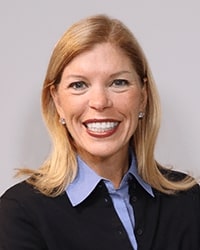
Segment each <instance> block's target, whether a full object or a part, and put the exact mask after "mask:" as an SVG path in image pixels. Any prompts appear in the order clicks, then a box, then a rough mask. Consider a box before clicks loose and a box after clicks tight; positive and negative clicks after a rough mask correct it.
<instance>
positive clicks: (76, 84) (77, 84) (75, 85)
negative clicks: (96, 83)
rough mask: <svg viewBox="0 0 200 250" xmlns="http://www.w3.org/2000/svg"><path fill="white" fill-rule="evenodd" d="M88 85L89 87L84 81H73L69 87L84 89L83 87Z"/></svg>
mask: <svg viewBox="0 0 200 250" xmlns="http://www.w3.org/2000/svg"><path fill="white" fill-rule="evenodd" d="M86 87H87V85H86V83H85V82H83V81H77V82H72V83H71V84H70V85H69V88H73V89H75V90H82V89H85V88H86Z"/></svg>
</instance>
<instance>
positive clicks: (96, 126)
mask: <svg viewBox="0 0 200 250" xmlns="http://www.w3.org/2000/svg"><path fill="white" fill-rule="evenodd" d="M117 125H118V122H91V123H87V124H86V126H87V128H88V129H89V130H90V131H92V132H99V133H101V132H105V131H108V130H111V129H113V128H115V127H116V126H117Z"/></svg>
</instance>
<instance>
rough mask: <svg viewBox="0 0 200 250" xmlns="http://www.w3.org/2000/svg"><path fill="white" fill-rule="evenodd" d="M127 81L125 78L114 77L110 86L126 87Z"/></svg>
mask: <svg viewBox="0 0 200 250" xmlns="http://www.w3.org/2000/svg"><path fill="white" fill-rule="evenodd" d="M128 85H129V82H128V81H127V80H126V79H115V80H114V81H113V82H112V84H111V86H112V87H116V88H121V87H127V86H128Z"/></svg>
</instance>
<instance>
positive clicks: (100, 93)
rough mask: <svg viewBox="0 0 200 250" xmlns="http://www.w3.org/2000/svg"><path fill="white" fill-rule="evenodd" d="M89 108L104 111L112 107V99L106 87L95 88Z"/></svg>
mask: <svg viewBox="0 0 200 250" xmlns="http://www.w3.org/2000/svg"><path fill="white" fill-rule="evenodd" d="M89 106H90V108H92V109H96V110H98V111H103V110H104V109H106V108H109V107H111V106H112V99H111V96H110V95H109V93H108V90H107V89H106V88H104V87H99V88H93V89H92V90H91V92H90V97H89Z"/></svg>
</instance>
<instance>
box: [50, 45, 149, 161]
mask: <svg viewBox="0 0 200 250" xmlns="http://www.w3.org/2000/svg"><path fill="white" fill-rule="evenodd" d="M51 93H52V96H53V99H54V102H55V105H56V108H57V111H58V113H59V115H60V117H61V118H64V119H65V121H66V127H67V129H68V131H69V133H70V134H71V136H72V138H73V139H74V142H75V144H76V147H77V150H78V152H79V153H80V154H84V155H85V156H86V157H87V156H89V157H98V158H99V157H100V158H106V157H110V156H114V155H115V154H116V155H118V156H119V155H120V154H121V155H122V156H123V154H127V150H128V145H129V141H130V138H131V137H132V135H133V134H134V132H135V130H136V127H137V124H138V113H139V112H140V111H143V110H144V108H145V105H146V99H147V97H146V89H145V87H143V88H142V87H141V84H140V82H139V78H138V76H137V74H136V72H135V70H134V68H133V66H132V63H131V61H130V59H129V58H128V57H127V56H126V55H125V54H124V52H123V51H122V50H121V49H120V48H117V47H115V46H113V45H111V44H109V43H103V44H98V45H96V46H95V47H93V48H92V49H91V50H89V51H86V52H83V53H82V54H80V55H78V56H76V57H75V58H74V59H73V60H72V61H71V62H70V63H69V64H68V65H67V66H66V67H65V69H64V71H63V74H62V78H61V82H60V84H59V85H58V88H57V89H55V88H52V89H51Z"/></svg>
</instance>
